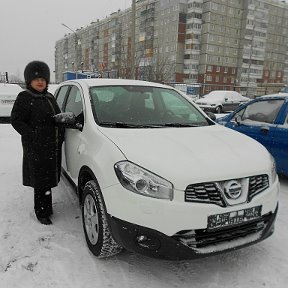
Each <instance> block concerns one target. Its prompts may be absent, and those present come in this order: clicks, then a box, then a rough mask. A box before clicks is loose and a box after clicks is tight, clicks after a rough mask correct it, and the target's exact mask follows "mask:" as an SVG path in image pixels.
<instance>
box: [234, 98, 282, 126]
mask: <svg viewBox="0 0 288 288" xmlns="http://www.w3.org/2000/svg"><path fill="white" fill-rule="evenodd" d="M283 102H284V100H264V101H258V102H254V103H251V104H250V105H248V106H247V107H246V108H245V109H243V112H242V115H241V116H242V117H241V119H242V121H244V122H245V121H246V122H249V121H254V122H264V123H270V124H273V123H274V121H275V119H276V117H277V115H278V113H279V110H280V108H281V106H282V105H283ZM238 115H239V114H238ZM235 116H236V115H235ZM235 116H234V118H235Z"/></svg>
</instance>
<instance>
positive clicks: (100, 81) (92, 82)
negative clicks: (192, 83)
mask: <svg viewBox="0 0 288 288" xmlns="http://www.w3.org/2000/svg"><path fill="white" fill-rule="evenodd" d="M66 82H67V83H68V82H77V83H82V84H86V85H87V86H88V87H92V86H107V85H108V86H110V85H111V86H114V85H138V86H153V87H163V88H168V87H169V88H171V89H173V88H172V87H170V86H167V85H163V84H159V83H155V82H148V81H142V80H130V79H107V78H94V79H75V80H68V81H66ZM66 82H63V83H66Z"/></svg>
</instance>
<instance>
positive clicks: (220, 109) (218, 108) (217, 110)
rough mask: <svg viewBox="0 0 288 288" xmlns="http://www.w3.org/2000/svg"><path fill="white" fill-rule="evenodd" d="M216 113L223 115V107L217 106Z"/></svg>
mask: <svg viewBox="0 0 288 288" xmlns="http://www.w3.org/2000/svg"><path fill="white" fill-rule="evenodd" d="M215 113H217V114H221V113H222V107H221V106H217V107H216V108H215Z"/></svg>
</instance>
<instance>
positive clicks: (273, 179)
mask: <svg viewBox="0 0 288 288" xmlns="http://www.w3.org/2000/svg"><path fill="white" fill-rule="evenodd" d="M270 158H271V162H272V165H271V178H272V179H271V180H272V183H274V182H275V180H276V178H277V172H276V162H275V159H274V157H273V156H272V155H270Z"/></svg>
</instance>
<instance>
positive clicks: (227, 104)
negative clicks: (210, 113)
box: [222, 93, 234, 112]
mask: <svg viewBox="0 0 288 288" xmlns="http://www.w3.org/2000/svg"><path fill="white" fill-rule="evenodd" d="M222 106H223V109H222V110H223V112H228V111H233V110H234V109H232V107H233V99H232V97H231V95H229V94H228V93H225V95H224V99H223V103H222Z"/></svg>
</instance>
